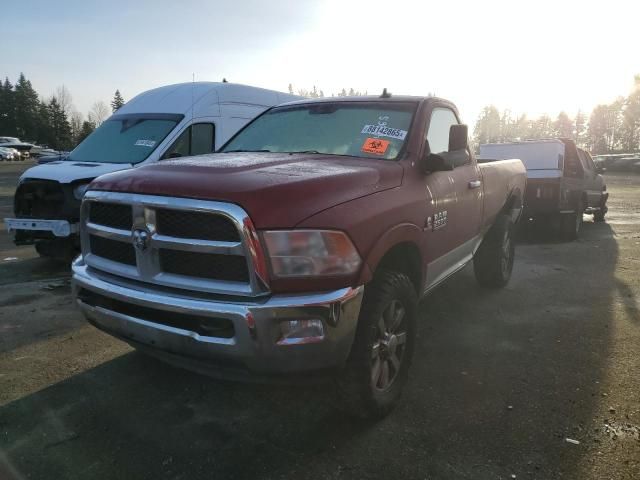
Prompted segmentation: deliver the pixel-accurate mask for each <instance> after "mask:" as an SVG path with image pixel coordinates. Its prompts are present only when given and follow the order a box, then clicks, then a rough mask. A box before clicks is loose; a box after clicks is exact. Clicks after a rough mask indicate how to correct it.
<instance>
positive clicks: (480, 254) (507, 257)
mask: <svg viewBox="0 0 640 480" xmlns="http://www.w3.org/2000/svg"><path fill="white" fill-rule="evenodd" d="M514 230H515V228H514V223H513V220H511V217H509V216H508V215H500V216H499V217H498V219H497V220H496V223H495V224H494V225H493V226H492V227H491V229H490V230H489V232H487V234H486V235H485V237H484V240H482V243H481V244H480V247H479V248H478V251H477V252H476V254H475V256H474V257H473V272H474V274H475V276H476V280H477V281H478V283H479V284H480V285H481V286H483V287H488V288H501V287H504V286H505V285H506V284H507V283H509V279H510V278H511V272H512V271H513V262H514V259H515V254H516V247H515V241H514V238H513V236H514V235H513V232H514Z"/></svg>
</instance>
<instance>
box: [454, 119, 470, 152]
mask: <svg viewBox="0 0 640 480" xmlns="http://www.w3.org/2000/svg"><path fill="white" fill-rule="evenodd" d="M467 148H469V127H468V126H467V125H451V128H449V151H450V152H455V151H456V150H466V149H467Z"/></svg>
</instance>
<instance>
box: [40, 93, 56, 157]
mask: <svg viewBox="0 0 640 480" xmlns="http://www.w3.org/2000/svg"><path fill="white" fill-rule="evenodd" d="M36 125H37V126H36V135H35V137H36V138H35V140H36V141H37V142H38V143H39V144H41V145H47V146H52V145H53V143H55V137H54V134H53V131H52V129H51V110H50V109H49V105H48V104H47V103H46V102H38V121H37V123H36Z"/></svg>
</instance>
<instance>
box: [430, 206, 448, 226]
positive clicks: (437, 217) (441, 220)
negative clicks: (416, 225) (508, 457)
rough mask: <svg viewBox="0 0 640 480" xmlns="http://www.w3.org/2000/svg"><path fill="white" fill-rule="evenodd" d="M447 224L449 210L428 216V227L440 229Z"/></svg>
mask: <svg viewBox="0 0 640 480" xmlns="http://www.w3.org/2000/svg"><path fill="white" fill-rule="evenodd" d="M446 224H447V211H446V210H443V211H442V212H438V213H435V214H434V215H433V216H429V217H427V229H429V230H438V229H440V228H442V227H444V226H445V225H446Z"/></svg>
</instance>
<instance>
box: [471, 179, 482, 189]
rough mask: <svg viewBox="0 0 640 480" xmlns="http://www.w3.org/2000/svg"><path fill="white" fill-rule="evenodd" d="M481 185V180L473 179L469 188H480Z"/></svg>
mask: <svg viewBox="0 0 640 480" xmlns="http://www.w3.org/2000/svg"><path fill="white" fill-rule="evenodd" d="M480 185H482V182H481V181H480V180H473V181H471V182H469V188H478V187H479V186H480Z"/></svg>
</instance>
